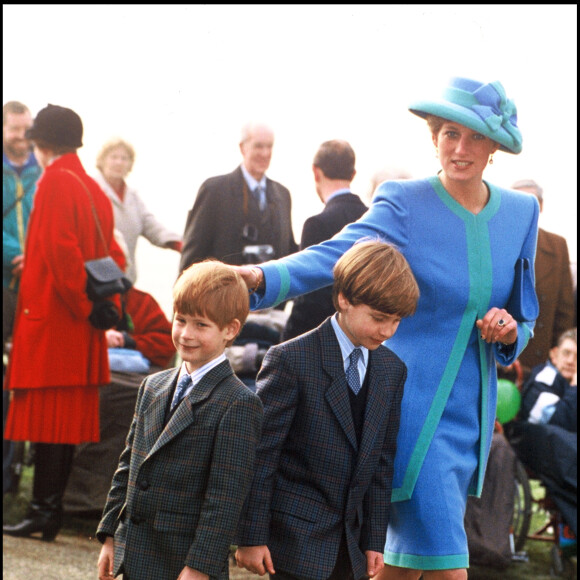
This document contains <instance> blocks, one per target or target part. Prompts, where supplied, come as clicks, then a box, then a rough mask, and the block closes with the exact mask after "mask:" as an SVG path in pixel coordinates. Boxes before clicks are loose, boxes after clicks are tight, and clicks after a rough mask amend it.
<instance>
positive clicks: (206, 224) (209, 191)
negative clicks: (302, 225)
mask: <svg viewBox="0 0 580 580" xmlns="http://www.w3.org/2000/svg"><path fill="white" fill-rule="evenodd" d="M247 189H248V186H247V184H246V180H245V179H244V174H243V173H242V169H241V167H237V168H236V169H235V170H234V171H232V173H228V174H227V175H219V176H217V177H210V178H209V179H207V180H206V181H204V182H203V183H202V185H201V187H200V188H199V192H198V193H197V197H196V198H195V203H194V204H193V208H192V209H191V211H190V212H189V213H188V216H187V221H186V224H185V230H184V234H183V248H182V251H181V262H180V266H179V268H180V271H183V270H185V269H186V268H187V267H188V266H190V265H191V264H193V263H195V262H200V261H202V260H205V259H206V258H214V259H217V260H221V261H222V262H226V263H227V264H238V265H239V264H244V263H245V262H244V258H243V255H242V251H243V248H244V246H246V245H248V244H250V245H251V244H252V243H253V244H265V243H268V242H267V241H265V240H263V239H261V238H260V234H258V239H257V240H256V241H255V242H249V241H245V240H244V238H243V235H242V232H243V228H244V225H245V224H246V223H248V222H250V223H254V222H257V220H258V219H259V218H258V216H256V215H255V212H253V211H252V207H254V202H253V201H252V199H251V198H252V193H251V192H248V191H247ZM244 191H246V204H245V203H244ZM248 194H249V195H248ZM266 199H267V202H268V211H269V212H270V219H271V224H270V225H271V229H272V232H274V234H275V235H274V238H275V239H274V240H272V241H273V243H272V245H273V247H274V251H275V257H276V258H282V257H283V256H287V255H288V254H291V253H293V252H295V251H296V250H297V249H298V246H297V244H296V242H295V241H294V234H293V233H292V211H291V209H292V205H291V199H290V192H289V191H288V189H287V188H286V187H284V186H283V185H282V184H280V183H278V182H277V181H273V180H272V179H269V178H267V179H266ZM255 209H256V212H257V206H255ZM259 231H260V230H259V228H258V232H259Z"/></svg>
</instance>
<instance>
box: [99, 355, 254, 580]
mask: <svg viewBox="0 0 580 580" xmlns="http://www.w3.org/2000/svg"><path fill="white" fill-rule="evenodd" d="M178 374H179V369H178V368H177V369H171V370H168V371H163V372H160V373H157V374H154V375H151V376H149V377H147V378H146V379H145V380H144V381H143V384H142V385H141V387H140V389H139V394H138V396H137V403H136V407H135V416H134V419H133V423H132V424H131V428H130V430H129V434H128V436H127V446H126V448H125V450H124V451H123V453H122V454H121V457H120V459H119V467H118V469H117V471H116V472H115V475H114V476H113V482H112V485H111V490H110V492H109V496H108V498H107V504H106V506H105V509H104V511H103V517H102V519H101V522H100V524H99V527H98V530H97V537H98V538H99V540H101V541H104V537H105V536H106V535H114V536H115V560H114V562H115V572H114V574H115V576H116V575H118V574H120V573H122V572H124V573H126V574H127V575H128V576H129V577H130V578H132V579H139V578H167V579H169V578H177V577H178V576H179V573H180V572H181V570H182V569H183V567H184V566H185V565H187V566H191V567H192V568H194V569H196V570H199V571H200V572H204V573H205V574H208V575H209V576H210V578H212V579H218V578H219V579H227V578H228V553H229V548H230V545H231V544H232V543H233V540H234V536H235V531H236V526H237V523H238V517H239V514H240V511H241V509H242V505H243V502H244V499H245V497H246V493H247V491H248V488H249V485H250V483H251V481H252V477H253V473H254V471H253V468H254V456H255V448H256V444H257V443H258V441H259V438H260V430H261V424H262V416H263V411H262V404H261V402H260V400H259V399H258V397H256V395H254V394H253V393H252V392H251V391H250V389H248V388H247V387H246V386H245V385H244V384H243V383H242V382H241V381H240V380H239V379H238V378H237V377H236V376H235V375H234V373H233V371H232V369H231V366H230V364H229V362H227V361H224V362H223V363H221V364H219V365H218V366H217V367H215V368H213V369H211V370H210V371H209V372H208V373H207V374H206V375H205V376H204V377H203V378H202V380H201V381H200V382H199V383H198V384H197V385H195V387H194V388H193V390H192V391H191V392H190V393H189V394H188V395H187V396H186V397H185V398H184V399H183V401H182V402H181V403H180V405H179V406H178V407H177V409H176V411H175V412H174V414H173V415H172V417H171V418H170V419H169V422H168V423H167V425H166V426H165V427H164V417H165V411H166V408H167V405H168V402H169V400H170V398H171V397H172V395H173V390H174V388H175V383H176V381H177V377H178Z"/></svg>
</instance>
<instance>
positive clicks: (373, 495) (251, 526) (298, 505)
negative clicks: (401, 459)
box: [238, 319, 407, 580]
mask: <svg viewBox="0 0 580 580" xmlns="http://www.w3.org/2000/svg"><path fill="white" fill-rule="evenodd" d="M369 361H370V364H369V369H368V373H370V374H369V375H368V393H367V403H366V414H365V424H364V427H363V432H362V438H361V443H360V447H359V446H358V444H357V437H356V433H355V427H354V422H353V418H352V411H351V406H350V401H349V394H348V388H349V387H348V385H347V382H346V377H345V372H344V366H343V361H342V355H341V351H340V346H339V344H338V340H337V338H336V335H335V333H334V330H333V328H332V325H331V323H330V320H329V319H328V320H326V321H325V322H324V323H323V324H322V325H320V326H319V327H318V328H316V329H315V330H313V331H311V332H308V333H307V334H304V335H302V336H300V337H298V338H296V339H294V340H290V341H288V342H285V343H282V344H279V345H275V346H273V347H271V348H270V350H269V351H268V354H267V355H266V357H265V358H264V362H263V364H262V369H261V371H260V373H259V375H258V379H257V387H258V390H257V393H258V396H259V397H260V398H261V399H262V402H263V404H264V431H263V435H262V439H261V442H260V445H259V446H258V450H257V452H256V475H255V477H254V481H253V483H252V487H251V490H250V493H249V494H248V499H247V501H246V505H245V506H244V512H243V516H242V518H241V520H240V533H239V537H238V545H240V546H261V545H267V546H268V548H269V549H270V552H271V554H272V560H273V563H274V568H275V569H276V570H283V571H285V572H288V573H290V574H293V575H296V576H298V577H300V578H308V579H316V580H318V579H320V580H323V579H326V578H328V577H329V576H330V574H331V572H332V569H333V567H334V565H335V562H336V558H337V554H338V548H339V545H340V541H341V537H342V535H343V533H344V534H345V536H346V542H347V547H348V552H349V555H350V560H351V562H352V566H353V571H354V578H355V579H358V578H362V577H364V575H365V574H366V556H365V554H364V552H365V551H366V550H374V551H377V552H381V553H382V552H383V549H384V545H385V538H386V531H387V524H388V521H389V514H390V498H391V487H392V478H393V465H394V459H395V450H396V441H397V433H398V429H399V419H400V407H401V398H402V395H403V385H404V383H405V379H406V376H407V368H406V366H405V364H404V363H403V362H402V361H401V360H400V359H399V358H398V357H397V356H396V355H395V354H394V353H393V352H392V351H391V350H389V349H388V348H386V347H384V346H380V347H379V348H378V349H377V350H376V351H374V352H371V353H370V357H369Z"/></svg>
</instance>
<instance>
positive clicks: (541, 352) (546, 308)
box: [519, 228, 576, 376]
mask: <svg viewBox="0 0 580 580" xmlns="http://www.w3.org/2000/svg"><path fill="white" fill-rule="evenodd" d="M535 274H536V294H537V295H538V302H539V304H540V314H539V316H538V319H537V320H536V326H535V327H534V336H533V337H532V338H531V339H530V341H529V343H528V346H527V347H526V349H525V350H524V351H523V352H522V354H521V355H520V357H519V361H520V362H521V363H522V365H523V367H524V372H525V374H526V376H527V375H528V374H529V372H530V370H531V369H532V368H534V367H535V366H537V365H540V364H543V363H544V362H545V361H546V360H547V359H548V356H549V354H550V349H551V348H552V347H553V346H554V345H555V344H556V341H557V340H558V338H559V337H560V335H561V334H562V333H563V332H565V331H566V330H568V329H570V328H572V327H574V326H576V321H575V320H574V290H573V286H572V273H571V271H570V256H569V254H568V245H567V244H566V240H565V238H563V237H562V236H559V235H558V234H554V233H552V232H548V231H546V230H543V229H542V228H539V229H538V245H537V248H536V263H535Z"/></svg>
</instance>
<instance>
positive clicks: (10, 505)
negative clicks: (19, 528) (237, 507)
mask: <svg viewBox="0 0 580 580" xmlns="http://www.w3.org/2000/svg"><path fill="white" fill-rule="evenodd" d="M32 472H33V470H32V468H31V467H25V468H24V470H23V473H22V479H21V482H20V488H19V493H18V494H17V495H12V494H7V495H6V496H5V497H4V500H3V518H4V523H10V524H12V523H15V522H17V521H19V520H20V519H21V518H22V516H23V514H24V511H25V510H26V507H27V504H28V500H29V498H30V494H31V487H32ZM533 493H534V494H535V495H536V496H537V495H538V494H540V493H541V489H538V488H536V489H534V490H533ZM543 517H544V516H543V514H535V515H534V516H533V520H532V527H533V526H535V527H536V528H537V527H539V524H540V523H541V519H542V518H543ZM97 523H98V518H96V517H90V518H85V517H75V516H66V517H65V521H64V527H63V529H62V531H61V533H62V534H64V535H69V536H81V535H82V536H86V537H94V533H95V529H96V526H97ZM552 546H553V544H552V543H549V542H539V541H532V540H528V541H527V543H526V546H525V552H526V553H527V556H528V561H527V562H513V563H512V564H511V565H510V566H509V567H508V568H507V569H504V570H494V569H492V568H487V567H485V568H484V567H480V566H472V567H471V568H470V569H469V580H550V579H552V578H554V576H553V575H551V574H550V568H551V567H552V557H551V548H552ZM572 562H573V563H571V562H568V570H567V572H568V573H567V575H566V576H564V577H567V578H576V568H575V558H574V559H573V561H572ZM256 578H257V577H256V576H255V575H253V574H250V573H248V572H246V571H244V570H240V569H238V568H237V567H235V565H232V566H231V568H230V579H231V580H250V579H254V580H256Z"/></svg>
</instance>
